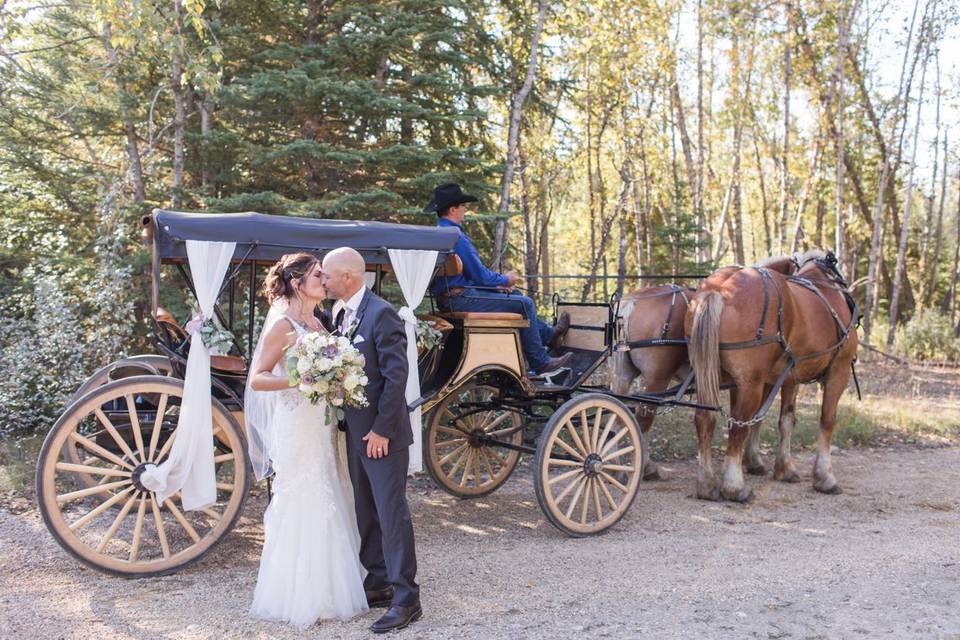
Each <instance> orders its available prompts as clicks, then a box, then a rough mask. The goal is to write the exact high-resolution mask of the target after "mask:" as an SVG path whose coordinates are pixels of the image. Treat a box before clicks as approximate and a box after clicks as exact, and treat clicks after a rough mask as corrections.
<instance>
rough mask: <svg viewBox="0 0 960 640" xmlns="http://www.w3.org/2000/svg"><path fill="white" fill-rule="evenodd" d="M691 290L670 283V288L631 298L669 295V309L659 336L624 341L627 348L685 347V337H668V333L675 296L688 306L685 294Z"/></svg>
mask: <svg viewBox="0 0 960 640" xmlns="http://www.w3.org/2000/svg"><path fill="white" fill-rule="evenodd" d="M690 291H693V289H687V288H686V287H681V286H678V285H675V284H672V285H670V288H669V289H668V290H666V291H658V292H657V293H653V294H649V295H645V296H640V297H637V298H632V299H633V300H634V301H637V300H645V299H646V298H660V297H663V296H670V309H669V310H668V311H667V319H666V320H665V321H664V323H663V327H662V328H661V330H660V337H659V338H647V339H646V340H632V341H630V342H627V343H626V347H627V348H628V349H640V348H643V347H685V346H687V340H686V338H668V337H667V336H669V335H670V323H671V322H672V321H673V312H674V309H676V307H677V296H679V297H681V298H683V303H684V304H685V305H687V306H688V307H689V306H690V299H689V298H688V297H687V294H688V293H689V292H690Z"/></svg>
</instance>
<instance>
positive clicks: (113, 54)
mask: <svg viewBox="0 0 960 640" xmlns="http://www.w3.org/2000/svg"><path fill="white" fill-rule="evenodd" d="M103 46H104V47H105V48H106V50H107V60H108V61H109V63H110V69H111V70H112V71H113V73H114V75H115V78H116V83H117V107H118V109H119V111H120V121H121V123H122V124H123V133H124V136H125V137H126V145H125V147H126V151H127V162H129V163H130V167H129V169H128V172H127V175H128V176H129V177H130V184H131V185H132V186H133V201H134V202H135V203H136V204H138V205H143V204H144V203H145V202H146V201H147V191H146V187H145V186H144V183H143V163H142V162H141V157H140V147H139V143H138V140H137V129H136V126H135V125H134V122H133V116H132V115H131V114H130V110H129V109H128V108H127V86H126V82H125V81H124V79H123V76H122V74H121V70H120V62H119V58H118V57H117V50H116V49H114V47H113V44H111V42H110V23H109V22H107V21H104V24H103Z"/></svg>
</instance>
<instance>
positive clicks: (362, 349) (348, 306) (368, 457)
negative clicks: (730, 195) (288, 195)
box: [244, 247, 423, 633]
mask: <svg viewBox="0 0 960 640" xmlns="http://www.w3.org/2000/svg"><path fill="white" fill-rule="evenodd" d="M365 270H366V265H365V263H364V260H363V257H362V256H361V255H360V254H359V253H358V252H357V251H355V250H354V249H351V248H347V247H342V248H339V249H335V250H333V251H330V252H329V253H328V254H327V255H326V256H325V257H324V259H323V261H322V263H321V261H320V260H319V259H317V258H316V257H315V256H313V255H311V254H308V253H295V254H289V255H285V256H283V257H282V258H281V259H280V260H279V261H278V262H277V263H276V264H275V265H273V266H272V267H271V269H270V272H269V274H268V275H267V278H266V281H265V282H264V286H263V291H264V294H265V295H266V297H267V299H268V301H269V302H270V312H269V314H268V315H267V319H266V321H265V322H264V326H263V330H262V332H261V334H260V340H259V343H258V344H257V348H256V350H255V352H254V355H253V359H252V363H251V367H250V375H249V378H248V382H247V389H246V393H245V395H244V413H245V416H246V424H247V435H248V442H249V447H250V459H251V462H252V463H253V467H254V473H255V474H256V476H257V478H258V479H261V478H263V477H269V476H271V475H273V477H274V480H273V498H272V499H271V501H270V504H269V505H268V507H267V510H266V513H265V515H264V545H263V553H262V556H261V559H260V571H259V574H258V576H257V586H256V589H255V591H254V597H253V604H252V605H251V607H250V612H251V614H253V615H254V616H256V617H259V618H264V619H268V620H278V621H283V622H287V623H290V624H292V625H294V626H296V627H299V628H301V629H302V628H306V627H308V626H310V625H312V624H314V623H315V622H316V621H317V620H319V619H330V618H337V619H340V620H346V619H349V618H352V617H354V616H356V615H358V614H360V613H363V612H365V611H367V610H368V609H369V608H371V607H387V611H386V613H385V614H384V615H383V616H382V617H380V618H379V619H378V620H377V621H376V622H374V623H373V625H372V626H371V627H370V629H371V630H372V631H373V632H375V633H383V632H387V631H391V630H393V629H402V628H404V627H406V626H407V625H409V624H410V623H412V622H414V621H416V620H418V619H419V618H420V617H421V616H422V615H423V611H422V609H421V607H420V590H419V587H418V585H417V583H416V581H415V578H416V573H417V559H416V553H415V551H414V540H413V523H412V521H411V519H410V508H409V507H408V505H407V499H406V481H407V463H408V458H409V453H408V450H407V449H408V447H409V446H410V445H411V444H412V443H413V432H412V430H411V427H410V417H409V414H408V413H407V403H406V400H405V396H404V391H405V387H406V380H407V371H408V365H407V356H406V348H407V347H406V333H405V331H404V326H403V321H402V320H401V319H400V317H399V316H398V315H397V312H396V311H395V310H394V308H393V307H392V306H391V305H390V303H388V302H387V301H385V300H384V299H383V298H381V297H379V296H378V295H376V294H375V293H373V292H372V291H370V290H369V289H368V288H367V287H366V286H365V282H364V271H365ZM327 298H331V299H334V300H337V301H339V302H340V305H339V306H342V310H341V311H340V313H339V314H338V315H337V318H336V319H335V320H334V321H333V322H327V323H324V322H323V321H322V320H321V318H323V317H324V316H323V313H322V311H321V310H322V303H323V301H324V300H325V299H327ZM325 324H326V326H325ZM312 334H319V336H313V337H320V338H323V337H324V336H330V335H332V336H339V337H341V338H346V339H347V340H349V344H350V345H352V347H353V348H354V349H356V351H358V352H359V353H360V355H361V356H362V362H363V375H364V376H365V377H366V381H367V382H366V386H365V395H366V398H367V399H368V401H367V402H366V403H365V404H366V406H350V405H349V404H345V405H343V407H342V414H343V416H344V419H343V426H341V429H343V428H344V427H345V433H344V432H342V431H341V429H338V425H337V424H336V421H335V420H333V419H330V418H328V417H327V416H328V415H330V412H328V411H327V406H326V401H325V400H322V399H321V400H320V401H319V402H316V403H314V402H313V401H311V400H308V398H307V397H306V396H305V394H304V393H301V391H300V389H298V388H297V386H294V385H295V384H296V383H292V382H291V380H292V379H293V376H292V375H291V374H288V364H287V357H288V352H289V350H290V349H291V348H292V347H294V346H295V345H297V344H298V343H299V342H302V341H303V340H304V339H305V338H310V337H311V336H312ZM334 342H336V340H334ZM339 342H340V343H341V344H346V343H344V341H343V340H342V339H340V340H339ZM337 362H338V358H334V360H333V363H334V365H336V364H337ZM301 388H302V387H301ZM335 391H337V390H335ZM337 392H338V393H340V397H342V395H343V393H344V391H343V390H342V389H341V390H338V391H337Z"/></svg>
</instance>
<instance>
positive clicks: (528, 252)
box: [517, 139, 537, 299]
mask: <svg viewBox="0 0 960 640" xmlns="http://www.w3.org/2000/svg"><path fill="white" fill-rule="evenodd" d="M517 159H518V160H519V161H520V163H519V169H518V173H519V174H520V214H521V216H523V244H524V251H523V270H524V273H525V275H526V276H527V278H526V280H527V295H529V296H530V297H531V298H534V299H535V298H536V295H537V279H536V278H535V277H533V276H534V275H535V274H536V273H537V246H536V241H535V239H534V236H533V231H534V224H535V221H534V220H532V219H531V215H530V180H529V179H528V175H527V172H528V171H529V165H528V164H527V157H526V154H524V152H523V140H522V139H518V140H517Z"/></svg>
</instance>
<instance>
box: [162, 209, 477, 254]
mask: <svg viewBox="0 0 960 640" xmlns="http://www.w3.org/2000/svg"><path fill="white" fill-rule="evenodd" d="M143 225H144V227H148V228H150V230H151V231H152V233H153V239H154V243H155V245H154V246H155V247H156V251H157V254H158V257H159V258H160V259H162V260H177V259H184V260H185V259H186V257H187V249H186V245H185V241H186V240H205V241H209V242H235V243H236V244H237V246H236V250H235V251H234V259H235V260H241V259H243V260H257V261H261V260H262V261H265V262H266V261H270V262H272V261H275V260H278V259H279V258H280V257H281V256H282V255H284V254H286V253H291V252H294V251H310V252H313V253H319V254H324V253H326V252H327V251H330V250H331V249H335V248H337V247H353V248H354V249H356V250H357V251H359V252H360V253H361V254H362V255H363V257H364V259H365V260H366V262H367V264H389V263H390V256H389V255H388V254H387V250H388V249H420V250H426V251H438V252H439V253H440V258H439V259H441V260H442V256H443V254H446V253H449V252H450V251H453V246H454V245H455V244H456V243H457V240H458V239H459V238H460V231H459V230H458V229H455V228H452V227H428V226H421V225H410V224H394V223H391V222H368V221H359V220H326V219H319V218H301V217H294V216H279V215H270V214H265V213H253V212H246V213H183V212H180V211H168V210H165V209H154V210H153V214H152V215H149V216H145V217H144V219H143Z"/></svg>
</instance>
